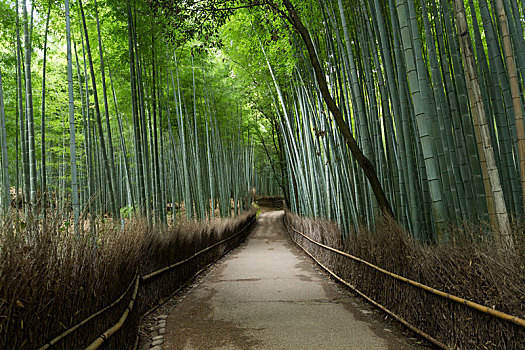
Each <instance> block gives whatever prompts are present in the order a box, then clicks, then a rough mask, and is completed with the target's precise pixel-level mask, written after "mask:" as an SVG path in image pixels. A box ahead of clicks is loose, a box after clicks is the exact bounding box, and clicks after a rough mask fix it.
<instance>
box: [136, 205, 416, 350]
mask: <svg viewBox="0 0 525 350" xmlns="http://www.w3.org/2000/svg"><path fill="white" fill-rule="evenodd" d="M282 219H283V212H282V211H273V212H272V211H267V210H263V214H261V215H260V217H259V223H258V225H257V227H256V228H255V230H254V232H253V233H252V234H251V235H250V237H249V238H248V239H247V241H246V242H245V243H243V244H242V245H241V246H240V247H239V248H237V249H235V250H234V251H233V252H232V253H230V254H228V255H226V256H225V257H224V258H223V259H222V260H221V261H220V262H219V263H218V264H216V265H215V266H214V267H213V268H212V269H210V271H208V272H207V273H206V274H205V276H203V277H201V278H200V279H198V280H197V281H196V282H194V283H193V285H192V286H191V287H189V288H188V289H187V290H186V291H184V292H182V293H180V294H178V295H176V296H175V297H174V298H173V299H172V300H171V301H169V302H168V303H166V304H164V305H163V306H162V307H161V308H159V310H157V311H156V313H155V315H150V317H149V319H148V320H145V321H144V322H145V323H146V324H143V329H145V330H146V329H149V334H148V332H147V331H146V336H143V337H142V339H141V346H140V349H152V348H154V349H155V350H160V349H165V350H172V349H417V348H424V346H422V345H420V344H419V341H418V340H417V339H414V338H411V337H410V335H409V334H406V333H405V332H403V331H402V329H401V328H400V327H399V326H398V324H397V323H394V322H393V321H391V320H385V319H384V315H383V314H381V313H380V312H379V311H377V310H375V309H373V308H371V307H370V306H369V305H368V304H367V303H365V302H364V301H362V300H361V299H359V298H358V297H356V296H353V295H351V294H349V293H348V292H347V291H345V290H343V289H342V288H341V287H340V286H339V285H337V284H336V283H335V282H333V281H332V280H330V279H329V278H328V277H327V275H326V274H325V273H324V272H321V271H320V270H319V269H318V268H317V266H315V265H314V264H313V263H312V261H311V260H310V259H308V258H307V257H306V255H304V253H303V252H302V251H300V249H299V248H298V247H296V246H295V245H293V243H292V242H291V241H290V239H289V237H288V236H287V234H286V231H285V228H284V224H283V220H282ZM160 328H165V329H162V331H161V333H162V334H161V335H160V336H159V335H158V333H159V329H160ZM143 334H144V333H143ZM154 336H155V338H154ZM154 339H156V340H157V342H156V343H155V345H152V340H154ZM157 343H160V344H158V345H157Z"/></svg>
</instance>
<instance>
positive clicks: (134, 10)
mask: <svg viewBox="0 0 525 350" xmlns="http://www.w3.org/2000/svg"><path fill="white" fill-rule="evenodd" d="M29 6H30V8H28V7H29ZM2 7H3V8H2V11H3V12H4V17H5V18H4V19H3V27H2V36H3V38H2V42H3V43H5V44H6V47H3V48H2V50H1V57H2V64H1V65H0V69H1V71H0V113H1V114H0V119H1V120H0V121H1V123H0V128H1V135H0V136H1V143H2V144H1V147H2V154H1V160H2V176H1V179H2V189H1V193H2V196H1V198H2V200H1V203H2V213H3V217H4V218H5V219H8V220H10V219H13V218H14V217H19V218H21V220H22V221H25V220H26V218H27V219H28V220H29V219H31V220H34V219H35V218H39V217H40V218H42V217H45V216H46V215H48V213H49V212H50V211H54V212H55V213H59V215H60V217H61V218H62V219H61V220H62V221H65V222H66V223H67V222H70V223H71V224H72V223H73V222H74V223H75V224H78V222H79V220H86V219H91V218H95V217H96V218H103V217H112V218H118V217H127V216H129V215H131V213H132V212H136V213H138V214H140V215H143V216H145V217H147V218H148V220H149V222H150V223H158V222H162V223H166V222H172V221H174V220H179V219H180V217H181V216H185V217H186V218H187V219H199V220H205V219H211V218H213V217H215V216H221V217H225V216H231V215H233V214H235V215H236V214H238V213H239V212H241V211H242V210H245V209H247V208H248V207H249V206H250V204H251V196H252V188H253V186H254V181H255V178H256V177H255V174H254V168H255V167H254V165H253V163H254V141H253V140H254V137H253V135H252V134H251V132H250V128H249V126H247V125H246V123H244V124H243V122H242V120H243V118H242V113H243V109H242V107H241V106H240V104H239V103H236V102H235V100H234V98H230V99H229V100H227V101H222V100H221V96H217V95H219V94H220V93H221V90H226V91H227V92H232V91H234V90H235V86H233V85H232V84H230V85H229V86H226V85H224V86H222V85H221V81H222V80H226V78H227V69H226V68H225V65H219V67H215V66H214V65H215V63H214V62H213V61H212V60H211V59H210V55H206V54H205V53H203V52H202V50H199V45H198V42H196V43H188V44H187V45H183V46H175V45H172V44H170V43H169V42H168V41H166V40H163V34H162V30H161V28H160V27H159V26H156V24H155V21H152V20H151V19H150V18H147V17H144V16H141V13H144V11H146V10H147V9H148V7H147V5H146V4H145V3H142V2H138V3H134V2H131V1H127V2H126V1H120V2H111V3H106V2H104V3H102V5H101V4H97V1H96V0H95V1H89V2H88V1H86V0H77V1H73V2H71V3H70V2H69V1H68V0H66V1H65V3H64V2H56V1H49V2H38V1H32V2H25V1H21V2H20V3H19V1H18V0H17V1H16V3H15V4H9V3H8V4H5V3H3V4H2ZM99 12H100V13H101V14H102V15H100V16H99ZM9 24H11V25H12V26H11V27H9V26H8V25H9ZM42 28H43V30H42ZM108 38H109V39H108ZM217 55H218V53H216V56H217ZM211 57H212V58H213V55H212V56H211ZM216 60H217V61H218V62H220V60H219V58H217V59H216ZM46 74H47V76H46ZM221 79H222V80H221ZM2 83H3V84H2ZM37 93H38V95H37ZM93 221H96V220H90V222H93Z"/></svg>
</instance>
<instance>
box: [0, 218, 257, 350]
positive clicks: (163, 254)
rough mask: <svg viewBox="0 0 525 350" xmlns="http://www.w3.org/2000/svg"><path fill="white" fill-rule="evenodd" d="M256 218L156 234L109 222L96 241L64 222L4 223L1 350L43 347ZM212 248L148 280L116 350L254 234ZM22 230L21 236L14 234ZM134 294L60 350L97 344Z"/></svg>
mask: <svg viewBox="0 0 525 350" xmlns="http://www.w3.org/2000/svg"><path fill="white" fill-rule="evenodd" d="M254 215H255V214H254V213H253V212H250V213H246V214H244V215H241V216H239V217H238V218H236V219H216V220H213V221H211V222H209V223H187V222H186V223H181V224H178V225H176V226H173V227H163V228H160V227H157V228H152V227H151V226H149V225H147V223H146V222H145V221H144V220H140V219H135V220H130V221H129V222H128V223H127V224H126V225H125V227H124V228H123V229H121V227H120V223H113V222H112V221H108V222H106V223H105V224H101V225H99V228H98V232H97V234H96V235H93V234H92V233H90V231H89V229H86V230H82V231H81V232H77V233H76V234H75V233H73V232H71V231H72V230H71V229H67V228H64V226H63V223H62V221H60V220H59V219H58V218H53V217H48V218H47V220H46V221H44V222H43V223H42V222H41V223H39V224H37V223H33V224H31V223H29V224H25V226H24V227H23V229H22V231H20V226H17V230H14V227H15V225H19V223H16V222H9V223H6V224H5V225H4V227H3V228H2V232H1V234H0V261H1V262H2V263H1V264H0V348H1V349H37V348H39V347H40V346H43V345H45V344H46V343H47V342H49V341H50V340H51V339H52V338H54V337H55V336H57V335H58V334H60V333H62V332H64V331H65V330H66V329H68V328H70V327H71V326H73V325H75V324H77V323H78V322H80V321H82V320H83V319H85V318H86V317H88V316H89V315H91V314H92V313H94V312H96V311H98V310H100V309H102V308H104V307H105V306H107V305H109V304H111V303H112V302H113V301H114V300H115V299H117V298H118V297H119V296H120V295H121V294H122V293H123V292H124V290H125V289H126V287H127V286H128V285H130V283H131V282H132V281H133V279H134V276H135V275H136V273H138V274H139V275H141V276H143V275H145V274H147V273H150V272H152V271H155V270H157V269H159V268H162V267H164V266H167V265H169V264H172V263H175V262H178V261H180V260H182V259H185V258H187V257H189V256H191V255H193V254H194V253H195V252H197V251H199V250H202V249H204V248H206V247H208V246H211V245H212V244H214V243H215V242H218V241H220V240H222V239H225V238H227V237H230V236H232V235H233V234H235V233H237V232H239V230H241V229H243V228H245V227H247V225H248V224H249V223H251V222H252V219H253V217H254ZM249 229H250V227H247V229H246V230H245V231H244V232H243V234H240V235H238V236H236V237H235V238H233V239H231V240H228V241H226V242H224V243H223V244H220V245H218V246H217V247H215V248H213V249H210V250H209V251H207V252H206V253H204V254H202V255H199V256H198V257H197V258H195V259H192V260H191V261H190V262H188V263H186V264H183V265H181V266H179V267H176V268H174V269H173V270H170V271H169V272H167V273H165V274H162V275H159V276H157V277H154V278H152V279H150V280H148V281H144V282H141V285H140V289H139V294H138V297H137V301H136V303H135V308H134V310H133V312H132V313H131V314H130V316H129V318H128V319H127V321H126V323H125V326H124V328H123V329H121V330H120V331H119V332H117V333H116V335H115V336H113V337H112V338H110V342H109V344H108V345H109V348H115V349H124V348H128V347H130V346H132V345H133V344H132V343H133V342H134V340H135V334H136V329H137V326H138V323H139V321H140V316H141V315H142V314H143V313H144V312H145V311H146V310H148V309H149V308H151V307H152V306H154V305H156V304H157V303H158V302H159V300H161V299H162V298H166V297H168V296H169V295H171V293H172V292H173V291H174V290H176V289H177V288H178V287H179V286H181V285H182V284H183V283H185V282H186V281H187V280H188V279H190V278H191V277H192V276H193V275H194V274H195V272H197V271H198V270H200V269H201V268H203V267H204V266H206V265H207V264H209V263H210V262H212V261H214V260H215V259H217V258H218V257H220V256H221V255H222V254H223V253H224V252H226V251H228V250H230V249H231V248H233V247H234V246H235V245H236V244H238V243H239V242H240V241H241V240H242V239H243V238H244V237H245V236H246V234H248V233H249ZM13 232H19V233H16V234H15V233H13ZM130 295H131V293H130V292H128V293H127V295H126V296H125V297H124V298H123V299H122V301H120V302H119V303H118V304H117V305H115V307H113V308H111V309H110V310H108V311H107V312H105V313H104V314H102V315H101V316H99V317H96V318H94V319H93V320H91V321H90V322H88V323H87V324H86V325H84V326H82V327H80V328H79V329H78V330H77V331H75V332H73V333H72V334H70V335H69V336H68V337H67V338H65V339H64V340H62V341H61V342H59V343H58V344H57V346H55V347H54V348H58V349H80V348H84V347H85V346H87V345H89V344H90V343H91V342H92V341H93V340H95V338H97V337H98V336H99V335H100V334H101V333H102V332H104V331H105V330H106V329H107V328H109V327H110V326H112V325H113V324H114V323H116V321H117V320H118V319H119V318H120V316H121V315H122V313H123V312H124V310H125V309H126V307H127V305H128V302H129V300H130Z"/></svg>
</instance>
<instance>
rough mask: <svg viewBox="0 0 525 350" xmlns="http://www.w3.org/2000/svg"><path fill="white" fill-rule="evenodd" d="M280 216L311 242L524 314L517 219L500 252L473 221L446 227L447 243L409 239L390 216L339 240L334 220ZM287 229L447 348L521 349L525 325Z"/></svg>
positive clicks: (523, 261)
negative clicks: (508, 246)
mask: <svg viewBox="0 0 525 350" xmlns="http://www.w3.org/2000/svg"><path fill="white" fill-rule="evenodd" d="M285 220H287V221H288V224H291V225H292V226H293V227H294V228H296V229H297V230H298V231H301V232H303V233H305V234H306V235H308V236H309V237H311V238H312V239H314V240H315V241H317V242H321V243H324V244H326V245H329V246H332V247H334V248H337V249H340V250H343V251H346V252H348V253H350V254H352V255H355V256H357V257H360V258H362V259H364V260H367V261H369V262H371V263H373V264H375V265H377V266H379V267H382V268H384V269H386V270H388V271H391V272H394V273H396V274H399V275H401V276H404V277H407V278H409V279H412V280H414V281H417V282H420V283H423V284H426V285H428V286H430V287H433V288H436V289H439V290H441V291H444V292H447V293H450V294H454V295H456V296H459V297H462V298H465V299H467V300H470V301H474V302H476V303H479V304H482V305H485V306H488V307H490V308H494V309H496V310H499V311H502V312H505V313H508V314H511V315H514V316H517V317H520V318H525V239H524V235H523V232H524V229H525V224H524V223H523V222H520V223H515V224H514V227H513V234H514V239H515V248H516V252H515V254H513V253H502V252H498V251H497V250H496V249H495V245H494V243H493V242H492V241H491V240H490V239H488V238H480V237H482V234H481V233H480V232H482V231H481V229H480V228H478V227H475V226H468V225H465V226H464V227H461V228H458V227H451V228H450V229H449V231H450V232H449V237H450V240H449V241H448V242H447V243H439V244H422V243H419V242H416V241H414V240H413V239H412V238H411V237H410V236H409V235H408V234H407V233H406V232H404V231H403V230H402V229H400V228H399V226H398V225H397V224H396V223H395V222H394V221H393V220H387V219H383V220H382V221H380V222H379V223H378V224H377V227H376V229H375V232H370V231H368V230H366V229H365V228H363V229H362V230H361V233H360V234H355V233H352V234H351V235H349V236H348V238H347V239H345V240H344V241H343V239H342V238H341V232H340V230H339V229H338V227H337V226H336V225H335V224H334V223H331V222H328V221H325V220H320V219H307V218H301V217H299V216H297V215H294V214H291V213H289V212H287V215H286V218H285ZM288 232H289V234H290V235H291V236H292V237H293V239H294V240H295V241H297V242H298V243H299V244H300V245H302V246H303V247H305V248H306V249H307V250H308V251H309V252H310V253H311V254H312V255H313V256H315V257H316V259H318V260H319V261H320V262H321V263H322V264H325V265H326V266H327V267H328V268H330V269H332V271H334V272H335V273H336V274H337V275H339V276H340V277H342V278H343V279H344V280H346V281H347V282H349V283H351V284H352V285H354V286H355V287H356V288H357V289H359V290H360V291H361V292H363V293H364V294H366V295H368V296H369V297H371V298H372V299H374V300H375V301H377V302H378V303H380V304H382V305H383V306H385V307H386V308H387V309H389V310H391V311H392V312H394V313H395V314H397V315H399V316H401V317H402V318H404V319H405V320H406V321H408V322H409V323H410V324H412V325H414V326H415V327H417V328H419V329H420V330H422V331H424V332H426V333H428V334H429V335H430V336H432V337H434V338H435V339H437V340H439V341H441V342H442V343H444V344H447V346H449V347H451V348H458V349H523V344H524V343H523V341H524V339H525V329H524V328H522V327H519V326H517V325H515V324H513V323H510V322H508V321H504V320H499V319H496V318H494V317H493V316H490V315H486V314H483V313H481V312H479V311H476V310H473V309H471V308H469V307H467V306H465V305H462V304H458V303H455V302H452V301H450V300H447V299H444V298H442V297H439V296H436V295H433V294H431V293H429V292H426V291H424V290H421V289H417V288H415V287H414V286H411V285H408V284H407V283H404V282H402V281H398V280H395V279H393V278H392V277H390V276H387V275H385V274H382V273H380V272H378V271H376V270H374V269H372V268H370V267H368V266H366V265H364V264H362V263H360V262H356V261H354V260H351V259H349V258H345V257H342V256H340V255H337V254H335V253H333V252H330V251H329V250H326V249H324V248H322V247H319V246H317V245H315V244H313V243H311V242H309V241H308V240H306V239H305V238H304V237H302V236H300V235H299V234H297V233H295V232H294V231H293V230H291V229H288Z"/></svg>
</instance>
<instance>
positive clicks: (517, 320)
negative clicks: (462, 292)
mask: <svg viewBox="0 0 525 350" xmlns="http://www.w3.org/2000/svg"><path fill="white" fill-rule="evenodd" d="M285 224H286V225H287V226H290V227H291V228H292V230H293V231H294V232H296V233H298V234H300V235H301V236H303V237H304V238H306V239H307V240H308V241H310V242H312V243H313V244H315V245H317V246H319V247H322V248H325V249H327V250H330V251H332V252H334V253H337V254H339V255H342V256H345V257H347V258H350V259H352V260H354V261H358V262H360V263H363V264H365V265H367V266H369V267H371V268H373V269H374V270H377V271H379V272H381V273H383V274H385V275H388V276H390V277H393V278H395V279H397V280H400V281H403V282H405V283H408V284H410V285H412V286H414V287H417V288H420V289H423V290H425V291H427V292H430V293H432V294H435V295H439V296H440V297H443V298H445V299H448V300H452V301H454V302H456V303H459V304H462V305H466V306H468V307H470V308H472V309H474V310H476V311H479V312H481V313H484V314H488V315H491V316H494V317H496V318H499V319H502V320H504V321H507V322H511V323H514V324H516V325H518V326H520V327H523V328H525V320H524V319H522V318H519V317H517V316H513V315H509V314H507V313H504V312H501V311H498V310H494V309H492V308H490V307H488V306H484V305H481V304H478V303H476V302H473V301H470V300H467V299H464V298H461V297H458V296H455V295H453V294H450V293H446V292H443V291H440V290H439V289H435V288H432V287H429V286H427V285H425V284H423V283H419V282H416V281H414V280H411V279H409V278H406V277H403V276H401V275H398V274H395V273H393V272H390V271H387V270H385V269H383V268H381V267H379V266H376V265H374V264H372V263H370V262H368V261H366V260H363V259H361V258H359V257H356V256H354V255H351V254H348V253H345V252H343V251H340V250H338V249H335V248H333V247H330V246H327V245H325V244H322V243H319V242H317V241H315V240H313V239H312V238H310V237H308V236H307V235H305V234H304V233H303V232H300V231H298V230H297V229H295V227H293V226H292V225H291V224H288V223H287V222H286V220H285ZM294 242H295V241H294ZM295 243H296V244H297V245H299V246H300V247H301V248H302V249H303V250H304V248H303V247H302V246H301V245H300V244H299V243H297V242H295ZM305 251H306V250H305ZM307 253H308V252H307ZM309 255H310V254H309ZM314 260H316V259H315V258H314ZM316 261H317V260H316ZM323 268H324V266H323ZM345 284H346V283H345Z"/></svg>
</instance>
